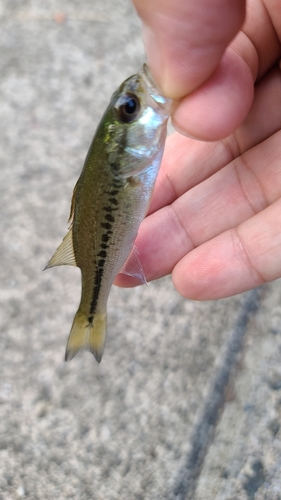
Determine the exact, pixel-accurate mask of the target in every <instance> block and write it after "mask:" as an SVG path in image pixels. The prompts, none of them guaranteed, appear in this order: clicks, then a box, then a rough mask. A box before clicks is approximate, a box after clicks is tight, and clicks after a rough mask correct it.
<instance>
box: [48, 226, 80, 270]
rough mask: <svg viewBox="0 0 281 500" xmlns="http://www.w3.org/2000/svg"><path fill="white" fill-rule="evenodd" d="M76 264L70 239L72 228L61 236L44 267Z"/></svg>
mask: <svg viewBox="0 0 281 500" xmlns="http://www.w3.org/2000/svg"><path fill="white" fill-rule="evenodd" d="M76 265H77V264H76V260H75V255H74V248H73V240H72V229H70V230H69V231H68V233H67V235H66V236H65V237H64V238H63V240H62V242H61V244H60V246H59V247H58V248H57V250H56V251H55V253H54V255H53V257H52V258H51V260H49V262H48V264H47V265H46V267H45V269H49V268H50V267H54V266H76ZM45 269H44V271H45Z"/></svg>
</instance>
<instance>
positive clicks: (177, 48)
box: [134, 0, 245, 98]
mask: <svg viewBox="0 0 281 500" xmlns="http://www.w3.org/2000/svg"><path fill="white" fill-rule="evenodd" d="M134 4H135V7H136V9H137V11H138V13H139V15H140V17H141V18H142V20H143V22H144V24H145V27H144V41H145V45H146V50H147V56H148V62H149V65H150V68H151V71H152V73H153V75H154V77H155V79H156V81H157V82H158V84H159V85H160V87H161V88H162V90H163V92H164V94H165V95H167V96H170V97H173V98H181V97H183V96H184V95H186V94H188V93H190V92H192V91H193V90H194V89H196V88H197V87H199V86H200V85H201V84H202V83H203V82H205V81H206V80H207V79H208V78H209V76H210V75H211V74H212V73H213V72H214V70H215V68H216V66H217V65H218V63H219V61H220V59H221V56H222V54H223V52H224V50H225V48H226V47H227V45H228V44H229V43H230V41H231V40H232V39H233V38H234V36H235V35H236V33H237V32H238V30H239V28H240V27H241V25H242V23H243V20H244V15H245V1H244V0H236V1H235V2H233V1H232V0H212V1H210V0H197V1H196V2H192V1H186V0H177V2H171V1H170V0H134Z"/></svg>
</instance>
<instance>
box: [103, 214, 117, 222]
mask: <svg viewBox="0 0 281 500" xmlns="http://www.w3.org/2000/svg"><path fill="white" fill-rule="evenodd" d="M105 219H106V220H108V221H109V222H114V220H115V219H114V217H113V215H111V214H106V216H105Z"/></svg>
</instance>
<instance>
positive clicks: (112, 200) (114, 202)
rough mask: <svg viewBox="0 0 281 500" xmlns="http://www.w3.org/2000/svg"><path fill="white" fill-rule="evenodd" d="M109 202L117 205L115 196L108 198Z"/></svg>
mask: <svg viewBox="0 0 281 500" xmlns="http://www.w3.org/2000/svg"><path fill="white" fill-rule="evenodd" d="M108 201H109V203H112V205H118V201H117V200H116V198H109V200H108Z"/></svg>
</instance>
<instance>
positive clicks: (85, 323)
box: [65, 309, 106, 363]
mask: <svg viewBox="0 0 281 500" xmlns="http://www.w3.org/2000/svg"><path fill="white" fill-rule="evenodd" d="M105 334H106V312H102V313H96V314H95V315H94V316H88V315H87V314H85V313H83V312H82V311H81V310H80V309H78V311H77V313H76V314H75V317H74V320H73V324H72V328H71V331H70V334H69V337H68V341H67V346H66V351H65V361H68V360H70V359H72V358H74V356H75V355H76V354H77V353H78V352H79V351H80V350H82V349H85V350H87V351H90V352H91V353H92V354H93V355H94V356H95V358H96V360H97V362H98V363H100V362H101V358H102V353H103V349H104V344H105Z"/></svg>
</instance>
